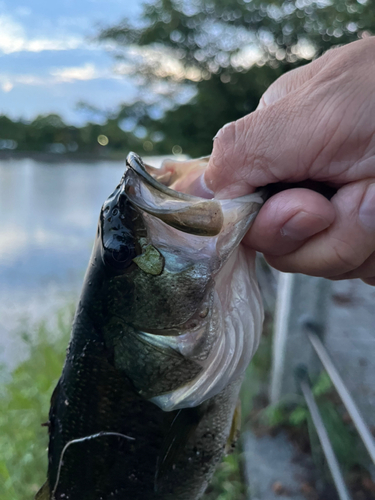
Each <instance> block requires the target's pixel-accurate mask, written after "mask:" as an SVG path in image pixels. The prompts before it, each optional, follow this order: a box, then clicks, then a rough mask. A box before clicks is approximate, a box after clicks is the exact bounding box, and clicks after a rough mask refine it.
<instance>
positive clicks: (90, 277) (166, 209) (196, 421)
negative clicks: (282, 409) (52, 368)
mask: <svg viewBox="0 0 375 500" xmlns="http://www.w3.org/2000/svg"><path fill="white" fill-rule="evenodd" d="M206 163H207V159H201V160H197V161H190V162H186V163H184V164H183V163H181V165H179V166H178V167H174V168H171V165H170V164H169V166H168V165H167V167H165V168H163V169H162V170H157V169H153V168H152V167H149V166H148V165H145V164H144V163H143V161H142V159H141V158H140V157H139V156H138V155H136V154H135V153H129V155H128V156H127V159H126V168H125V173H124V175H123V177H122V178H121V181H120V183H119V184H118V185H117V187H116V188H115V190H114V191H113V193H112V194H111V195H110V196H109V197H108V198H107V200H106V201H105V202H104V204H103V206H102V208H101V212H100V216H99V223H98V229H97V234H96V238H95V242H94V246H93V250H92V255H91V258H90V261H89V264H88V268H87V271H86V274H85V278H84V283H83V288H82V293H81V296H80V300H79V303H78V306H77V309H76V313H75V317H74V320H73V325H72V332H71V338H70V341H69V346H68V348H67V355H66V360H65V363H64V366H63V370H62V374H61V377H60V379H59V381H58V383H57V386H56V388H55V390H54V392H53V394H52V397H51V406H50V411H49V420H48V424H47V426H48V432H49V446H48V472H47V481H46V483H45V484H44V485H43V487H42V488H41V489H40V490H39V492H38V493H37V495H36V499H37V500H62V499H64V500H112V499H113V500H127V499H132V500H172V499H174V500H175V499H179V500H197V499H199V498H201V496H202V495H203V494H204V491H205V490H206V488H207V485H208V484H209V481H210V479H211V478H212V475H213V473H214V471H215V468H216V466H217V465H218V463H219V462H220V461H221V459H222V457H223V455H224V454H225V453H226V452H228V450H230V449H231V448H232V447H233V445H234V442H235V439H236V435H237V434H238V426H239V423H238V422H239V407H238V394H239V389H240V386H241V383H242V380H243V374H244V371H245V369H246V367H247V365H248V363H249V362H250V359H251V357H252V355H253V354H254V352H255V350H256V348H257V346H258V342H259V338H260V333H261V329H262V321H263V310H262V303H261V298H260V293H259V290H258V286H257V281H256V276H255V269H254V267H255V259H254V258H253V257H252V256H249V253H248V252H245V250H244V249H243V248H242V246H241V245H240V242H241V239H242V238H243V236H244V234H245V233H246V232H247V231H248V229H249V228H250V226H251V224H252V222H253V220H254V218H255V216H256V214H257V213H258V211H259V209H260V207H261V206H262V204H263V202H264V196H263V195H262V193H258V192H256V193H254V194H251V195H248V196H243V197H241V198H237V199H233V200H219V199H215V198H212V199H206V198H201V197H198V196H194V195H193V194H190V193H189V192H188V191H189V190H188V188H187V187H186V186H188V185H189V182H188V181H189V173H190V181H191V182H190V184H194V182H193V181H194V179H196V178H197V175H198V174H199V172H201V171H202V168H204V167H205V165H206ZM179 186H180V188H181V186H182V187H183V189H184V191H185V192H182V190H180V191H179V190H178V188H179ZM181 189H182V188H181Z"/></svg>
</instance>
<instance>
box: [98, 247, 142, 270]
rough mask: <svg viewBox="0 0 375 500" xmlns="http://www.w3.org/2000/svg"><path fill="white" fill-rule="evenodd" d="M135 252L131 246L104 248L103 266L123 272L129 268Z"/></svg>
mask: <svg viewBox="0 0 375 500" xmlns="http://www.w3.org/2000/svg"><path fill="white" fill-rule="evenodd" d="M136 255H137V254H136V251H135V248H134V246H133V245H119V246H118V247H117V248H104V254H103V260H104V262H105V264H107V265H109V266H110V267H111V268H114V269H116V270H124V269H126V268H128V267H129V266H130V264H131V263H132V260H133V259H134V257H136Z"/></svg>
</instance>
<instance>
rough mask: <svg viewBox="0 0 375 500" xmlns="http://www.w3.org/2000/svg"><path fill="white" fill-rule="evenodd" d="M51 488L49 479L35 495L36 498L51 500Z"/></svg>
mask: <svg viewBox="0 0 375 500" xmlns="http://www.w3.org/2000/svg"><path fill="white" fill-rule="evenodd" d="M50 495H51V493H50V489H49V484H48V481H46V482H45V483H44V484H43V486H42V487H41V488H40V490H39V491H38V493H37V494H36V495H35V500H50Z"/></svg>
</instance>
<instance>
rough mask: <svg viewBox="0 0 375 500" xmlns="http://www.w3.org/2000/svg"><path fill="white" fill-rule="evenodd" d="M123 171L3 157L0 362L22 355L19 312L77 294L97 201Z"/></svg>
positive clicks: (34, 312) (45, 309) (33, 314)
mask: <svg viewBox="0 0 375 500" xmlns="http://www.w3.org/2000/svg"><path fill="white" fill-rule="evenodd" d="M149 162H150V163H152V164H154V165H156V164H158V163H159V162H160V159H154V161H150V159H149ZM123 171H124V163H123V162H118V163H117V162H100V163H94V164H83V163H77V164H61V165H56V164H46V163H37V162H35V161H33V160H29V159H25V160H15V161H4V162H0V217H1V224H0V362H6V364H7V365H9V366H12V365H13V366H14V364H15V363H16V362H17V361H18V360H19V359H20V356H22V349H20V346H19V341H17V339H15V338H14V331H15V329H16V327H17V325H18V324H19V321H20V318H23V317H27V318H29V319H31V320H37V319H39V318H41V317H46V316H47V315H48V313H50V312H51V310H53V309H55V308H56V307H58V306H59V305H60V304H63V303H65V302H66V300H67V297H71V298H72V300H75V299H76V298H77V295H78V293H79V289H80V287H81V283H82V278H83V275H84V272H85V269H86V265H87V262H88V259H89V256H90V252H91V246H92V242H93V239H94V236H95V231H96V224H97V220H98V216H99V211H100V207H101V205H102V203H103V201H104V200H105V199H106V198H107V196H108V195H109V194H110V193H111V192H112V191H113V188H114V187H115V186H116V184H117V183H118V181H119V180H120V178H121V176H122V174H123Z"/></svg>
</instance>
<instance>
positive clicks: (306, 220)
mask: <svg viewBox="0 0 375 500" xmlns="http://www.w3.org/2000/svg"><path fill="white" fill-rule="evenodd" d="M329 225H330V222H329V221H328V220H327V219H325V218H323V217H321V216H320V215H315V214H310V213H307V212H303V211H302V212H298V214H296V215H294V216H293V217H292V218H291V219H289V220H288V221H287V222H286V223H285V224H284V226H283V227H282V228H281V235H282V236H284V237H286V238H290V239H291V240H295V241H303V240H306V239H307V238H310V237H311V236H313V235H314V234H316V233H319V232H320V231H323V229H326V228H327V227H328V226H329Z"/></svg>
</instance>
